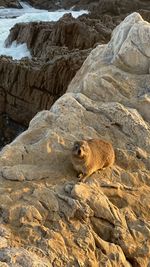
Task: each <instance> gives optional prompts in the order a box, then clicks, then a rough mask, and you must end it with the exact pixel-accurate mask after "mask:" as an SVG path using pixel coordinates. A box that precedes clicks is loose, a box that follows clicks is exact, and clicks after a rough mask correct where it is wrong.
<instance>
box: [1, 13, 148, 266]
mask: <svg viewBox="0 0 150 267" xmlns="http://www.w3.org/2000/svg"><path fill="white" fill-rule="evenodd" d="M149 43H150V25H149V24H148V23H147V22H145V21H143V19H142V17H141V16H140V15H139V14H138V13H133V14H132V15H130V16H128V17H127V18H126V19H125V20H124V21H123V22H122V23H121V24H120V25H119V26H118V27H117V28H116V29H115V30H114V31H113V34H112V38H111V41H110V42H109V43H108V44H107V45H100V46H97V47H96V48H95V49H94V50H92V52H91V53H90V55H89V56H88V58H87V59H86V61H85V62H84V64H83V66H82V67H81V69H80V70H79V71H78V73H77V74H76V76H75V77H74V79H73V80H72V82H71V83H70V85H69V87H68V90H67V92H66V93H65V94H64V95H63V96H62V97H60V98H59V99H58V100H57V101H56V102H55V104H54V105H53V106H52V107H51V109H50V110H45V111H42V112H39V113H38V114H37V115H36V116H35V117H34V118H33V119H32V121H31V122H30V125H29V128H28V130H27V131H25V132H24V133H22V134H21V135H20V136H18V137H17V138H16V139H15V140H14V141H13V142H12V143H11V144H10V145H7V146H5V147H4V149H3V150H2V151H1V157H0V169H1V170H0V183H1V185H2V186H1V189H0V190H1V194H0V212H1V221H0V247H1V250H0V261H1V262H2V263H1V264H5V265H4V266H12V262H13V264H14V266H18V265H21V266H29V267H30V266H37V265H38V266H54V267H57V266H68V267H69V266H70V267H71V266H76V267H77V266H102V267H103V266H112V267H114V266H115V267H116V266H124V267H131V266H133V267H134V266H139V267H143V266H148V265H149V263H150V225H149V221H150V210H149V195H150V182H149V180H150V116H149V81H150V69H149V57H150V48H149ZM91 137H92V138H95V137H100V138H103V139H105V140H109V141H111V142H112V143H113V146H114V148H115V154H116V162H115V165H114V166H113V167H112V168H108V169H106V170H103V171H101V172H100V173H95V174H93V175H92V176H91V177H89V178H87V180H86V182H85V183H81V182H80V183H79V182H78V180H77V178H76V173H75V172H74V170H73V168H72V165H71V162H70V149H71V147H72V144H73V142H74V141H75V140H78V139H82V138H91ZM16 255H17V256H16Z"/></svg>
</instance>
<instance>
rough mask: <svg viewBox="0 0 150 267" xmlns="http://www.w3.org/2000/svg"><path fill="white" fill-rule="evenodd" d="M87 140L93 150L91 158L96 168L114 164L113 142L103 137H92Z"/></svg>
mask: <svg viewBox="0 0 150 267" xmlns="http://www.w3.org/2000/svg"><path fill="white" fill-rule="evenodd" d="M87 142H88V145H89V147H90V150H91V156H90V157H91V159H90V160H91V163H92V164H93V166H94V169H95V170H97V169H102V168H105V167H108V166H112V165H113V163H114V161H115V153H114V149H113V146H112V144H111V143H109V142H107V141H104V140H101V139H90V140H87Z"/></svg>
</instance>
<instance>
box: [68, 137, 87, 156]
mask: <svg viewBox="0 0 150 267" xmlns="http://www.w3.org/2000/svg"><path fill="white" fill-rule="evenodd" d="M88 152H89V146H88V143H87V141H84V140H82V141H76V142H74V145H73V149H72V154H73V155H74V156H75V157H78V158H85V157H87V155H88Z"/></svg>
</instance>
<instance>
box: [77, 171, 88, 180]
mask: <svg viewBox="0 0 150 267" xmlns="http://www.w3.org/2000/svg"><path fill="white" fill-rule="evenodd" d="M88 176H89V175H88V174H87V173H80V174H79V175H78V178H79V182H84V181H85V180H86V178H87V177H88Z"/></svg>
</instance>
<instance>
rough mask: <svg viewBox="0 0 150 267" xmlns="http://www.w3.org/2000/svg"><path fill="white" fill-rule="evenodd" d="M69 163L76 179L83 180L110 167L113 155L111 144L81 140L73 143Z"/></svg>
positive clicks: (101, 141)
mask: <svg viewBox="0 0 150 267" xmlns="http://www.w3.org/2000/svg"><path fill="white" fill-rule="evenodd" d="M71 161H72V164H73V167H74V169H75V170H76V171H77V172H78V177H79V178H80V179H85V178H86V177H88V176H90V175H91V174H92V173H93V172H95V171H97V170H101V169H104V168H106V167H109V166H112V165H113V164H114V161H115V153H114V149H113V146H112V144H111V143H109V142H107V141H104V140H101V139H89V140H82V141H77V142H75V143H74V146H73V149H72V155H71Z"/></svg>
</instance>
